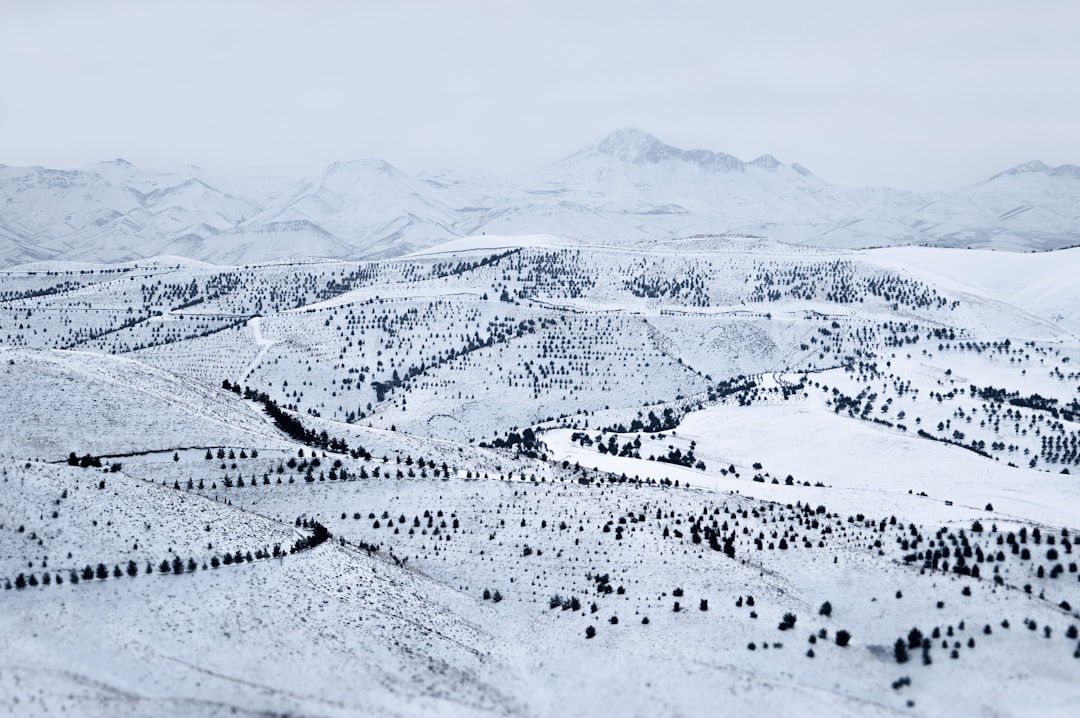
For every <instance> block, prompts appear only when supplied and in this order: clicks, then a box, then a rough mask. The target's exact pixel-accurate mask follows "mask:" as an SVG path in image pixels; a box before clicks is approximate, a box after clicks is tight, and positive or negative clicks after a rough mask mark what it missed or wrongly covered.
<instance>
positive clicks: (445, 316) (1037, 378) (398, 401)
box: [0, 138, 1080, 716]
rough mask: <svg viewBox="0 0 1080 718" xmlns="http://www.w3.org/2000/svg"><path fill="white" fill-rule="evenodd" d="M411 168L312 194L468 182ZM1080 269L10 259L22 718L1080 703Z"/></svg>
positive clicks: (899, 709)
mask: <svg viewBox="0 0 1080 718" xmlns="http://www.w3.org/2000/svg"><path fill="white" fill-rule="evenodd" d="M639 139H640V138H639ZM616 144H617V143H616ZM616 144H611V143H609V144H608V145H605V147H606V149H604V150H603V151H599V150H597V151H592V150H590V152H588V153H586V155H585V156H581V157H577V158H576V159H575V160H574V162H573V163H569V164H564V165H562V166H559V167H556V168H553V169H551V170H550V171H549V173H548V175H550V176H546V178H541V179H542V180H543V182H547V183H554V182H556V181H558V182H564V183H570V182H571V181H573V182H579V181H580V182H584V181H585V180H584V179H582V176H580V175H574V172H576V171H577V170H575V167H577V168H578V169H580V167H581V166H587V167H593V166H594V165H595V164H596V163H597V162H599V161H601V160H603V157H601V156H600V155H603V156H604V157H609V156H622V155H624V154H626V153H630V154H634V153H635V152H639V151H644V150H643V149H642V147H641V146H639V145H640V144H641V143H637V144H634V143H630V144H631V145H632V146H623V145H618V146H616ZM646 144H648V143H646ZM649 146H650V147H652V150H651V151H656V152H660V151H661V150H662V149H663V148H660V149H657V148H656V147H655V146H652V145H649ZM645 149H648V148H647V147H646V148H645ZM669 149H671V148H669ZM665 152H666V151H665ZM598 153H599V154H598ZM605 153H607V154H605ZM612 153H614V154H613V155H612ZM669 154H670V153H669ZM665 157H667V155H665ZM724 157H726V156H720V155H716V156H714V157H713V161H714V162H721V161H722V160H723V161H727V160H724ZM668 159H672V161H677V162H684V161H685V158H684V157H682V156H681V155H679V156H675V155H672V156H671V157H669V158H668ZM727 159H728V160H730V161H732V162H737V160H734V158H727ZM751 165H752V167H751ZM746 166H747V168H746V172H747V173H750V174H752V173H753V172H758V171H760V172H768V171H771V170H769V169H768V168H769V167H771V166H772V163H771V162H769V161H768V160H767V159H764V158H763V159H761V160H760V161H755V162H754V163H746ZM99 169H101V171H102V172H106V171H107V172H106V173H109V172H111V173H112V174H110V175H109V176H110V177H112V176H113V175H115V174H117V173H119V174H121V175H122V174H123V173H124V172H127V171H128V170H124V168H123V167H120V168H119V169H117V168H116V167H111V168H104V169H102V168H99ZM684 169H685V168H684ZM774 169H775V170H776V171H777V172H783V173H787V174H785V175H784V176H785V177H787V179H786V180H784V181H789V180H790V181H791V182H796V181H803V180H800V179H799V177H805V175H801V174H799V173H798V172H797V171H796V170H795V169H792V168H790V167H784V166H778V167H776V168H774ZM696 171H698V170H694V172H696ZM395 172H396V171H394V170H393V168H389V167H388V166H382V165H379V164H378V163H370V162H367V163H359V164H356V163H345V164H344V165H341V166H337V167H336V168H334V170H333V173H332V174H333V177H332V178H331V179H332V180H333V181H332V182H329V184H326V185H325V186H319V185H318V184H317V183H316V184H311V185H310V186H305V187H303V188H300V189H296V190H295V192H294V194H293V195H290V196H291V197H292V200H291V201H290V209H289V211H290V212H292V213H293V215H295V216H293V215H290V217H292V219H297V218H298V217H299V216H300V215H301V214H303V213H304V212H308V211H309V210H311V208H312V207H315V206H317V205H318V204H319V203H332V202H339V203H344V204H342V207H345V206H346V205H347V204H348V203H347V202H345V199H347V197H348V192H347V191H346V190H348V188H349V187H352V186H355V183H357V182H360V181H361V179H362V178H363V177H368V176H371V175H373V174H374V175H378V176H379V177H382V178H383V179H384V180H385V181H387V182H392V183H397V184H398V185H400V187H399V189H400V190H401V191H406V190H409V188H412V189H418V186H419V185H420V184H425V185H427V186H432V187H433V186H435V185H438V186H440V187H442V188H443V189H444V190H445V192H447V193H448V194H447V195H446V196H454V197H456V198H458V199H460V198H461V196H462V192H464V191H465V190H463V189H462V188H461V186H457V185H455V184H454V180H453V177H450V176H448V175H447V174H446V173H435V174H431V175H429V176H426V178H424V179H421V180H415V179H412V178H408V177H404V176H398V175H397V174H395ZM687 172H689V170H687ZM9 174H10V173H9ZM691 174H693V173H692V172H691ZM770 176H771V175H770ZM575 177H577V179H574V178H575ZM1009 177H1010V178H1011V179H1009V180H1008V181H1009V182H1013V181H1014V180H1015V178H1014V177H1012V176H1009ZM68 179H69V180H70V179H71V178H68ZM1021 179H1023V178H1021ZM1028 179H1030V177H1029V178H1028ZM1059 179H1060V178H1059ZM54 180H55V181H60V180H58V179H56V178H54ZM72 181H74V180H72ZM477 181H481V182H488V181H489V180H484V179H480V180H477ZM538 181H540V180H538ZM607 181H610V182H615V183H616V184H617V183H618V182H619V181H621V180H619V179H618V178H617V177H616V178H614V179H609V180H607ZM806 181H810V180H806ZM350 183H351V184H350ZM195 189H196V188H193V187H191V186H189V187H188V190H185V191H194V190H195ZM614 189H618V187H615V188H614ZM200 191H205V190H200ZM613 191H614V190H613ZM454 193H457V194H454ZM489 194H490V195H491V196H494V194H493V193H489ZM237 201H239V200H237ZM546 201H547V200H544V201H541V200H537V202H539V203H540V204H544V202H546ZM447 206H449V205H447ZM432 207H433V208H434V209H432ZM428 209H430V210H431V211H432V212H436V211H437V212H443V211H444V209H443V208H440V207H438V206H436V205H431V207H429V208H428ZM223 211H224V210H223ZM246 211H248V210H247V209H245V206H244V205H242V204H238V205H236V207H235V212H237V213H240V214H243V213H244V212H246ZM343 211H344V210H343ZM350 211H351V210H350ZM223 216H224V215H223ZM230 216H231V215H230ZM290 231H295V227H294V228H293V230H290ZM549 231H550V230H549ZM1077 257H1080V254H1077V250H1065V251H1057V252H1052V253H1047V254H1013V253H1007V252H1000V251H998V252H991V251H981V250H942V249H931V248H927V247H905V248H889V249H877V250H850V249H832V250H824V249H820V248H818V249H815V248H808V247H801V246H800V247H793V246H791V245H785V244H782V243H780V242H777V241H775V240H768V239H763V238H760V237H749V236H732V235H724V236H722V237H718V236H709V237H686V238H684V239H680V240H678V241H674V242H653V241H643V242H638V243H634V244H632V246H619V247H616V246H612V243H611V242H609V241H607V240H605V239H603V238H599V239H595V240H593V241H589V242H586V241H581V240H575V239H564V238H560V237H555V236H552V235H535V236H527V237H514V236H502V235H500V236H491V235H488V236H485V235H480V236H472V237H469V238H466V239H457V240H453V241H452V242H450V243H449V244H442V245H439V246H435V247H433V248H431V249H428V250H422V251H417V252H414V253H413V254H411V255H409V256H405V257H399V258H394V259H384V260H379V261H364V262H354V261H323V260H304V261H293V260H279V261H275V262H273V263H268V264H255V265H252V264H247V265H246V266H245V265H244V264H238V265H236V266H216V265H211V264H206V263H202V262H194V261H189V260H182V259H178V258H175V257H166V258H160V259H156V260H151V261H147V260H140V261H134V262H130V263H128V264H122V265H108V266H104V265H85V264H74V263H68V262H55V261H53V262H42V263H36V264H34V265H30V266H24V267H20V268H16V269H11V270H6V271H4V272H3V273H0V402H2V403H3V405H4V407H5V410H4V414H3V416H4V419H3V422H4V423H3V431H2V432H0V603H2V604H3V605H2V608H0V631H2V632H3V634H4V635H5V636H6V637H7V641H6V643H5V649H4V660H3V670H0V707H2V709H3V711H6V712H9V713H11V714H14V715H29V716H36V715H56V714H59V713H68V714H76V715H103V716H104V715H110V716H111V715H128V714H129V715H148V714H149V715H231V714H234V713H241V714H243V713H250V714H274V715H286V714H287V715H343V716H344V715H416V714H419V713H428V714H433V715H521V716H547V715H556V714H559V715H572V716H578V715H580V716H585V715H671V716H676V715H704V714H711V713H714V712H716V711H717V710H718V708H717V705H718V704H717V700H718V696H721V697H722V701H723V710H724V711H725V712H730V713H733V714H736V715H742V714H749V713H762V712H764V713H767V714H773V713H775V714H788V713H791V712H793V711H795V712H798V713H799V714H806V715H825V714H830V715H832V714H835V715H852V716H856V715H858V716H862V715H898V714H901V715H930V716H938V715H984V714H985V715H1010V716H1024V715H1030V714H1031V712H1032V710H1033V706H1038V710H1039V713H1040V714H1046V715H1062V716H1064V715H1071V714H1072V713H1073V712H1075V705H1077V703H1078V702H1080V689H1078V688H1077V686H1078V685H1080V684H1078V682H1077V681H1076V677H1077V675H1078V671H1080V660H1078V659H1077V657H1076V656H1077V655H1078V650H1080V637H1078V635H1077V631H1078V629H1080V614H1078V608H1080V573H1078V569H1077V563H1078V562H1077V561H1076V555H1077V551H1076V550H1074V543H1073V542H1074V541H1075V540H1076V531H1077V530H1080V501H1077V499H1076V496H1077V492H1076V487H1075V486H1074V481H1075V477H1076V474H1077V473H1080V447H1078V442H1080V404H1078V399H1080V367H1078V366H1077V362H1078V361H1080V339H1078V338H1077V323H1076V322H1077V313H1076V312H1077V306H1078V305H1080V299H1078V297H1077V289H1076V286H1075V282H1073V281H1072V277H1073V276H1075V274H1076V273H1075V271H1073V270H1074V267H1073V265H1074V264H1075V263H1076V260H1077ZM274 417H277V418H276V419H275V418H274ZM298 427H299V428H298ZM72 454H74V456H72ZM661 459H663V461H662V460H661ZM320 527H325V529H326V530H327V531H328V534H329V537H328V540H326V541H325V542H323V543H320V544H319V545H317V546H315V547H314V548H310V547H308V546H307V544H308V543H309V542H310V541H311V540H312V539H313V538H314V537H316V536H322V535H323V534H322V529H321V528H320ZM99 564H100V571H101V572H102V573H99ZM87 572H88V573H87ZM117 574H119V575H117ZM9 586H10V588H9ZM826 602H828V603H829V605H830V606H831V608H832V611H831V613H829V612H824V613H823V612H822V611H821V607H822V606H823V604H825V603H826ZM787 614H791V615H790V617H787V618H785V617H786V615H787ZM781 626H783V627H781ZM913 628H917V629H918V633H912V629H913ZM841 631H846V632H849V633H850V642H848V643H847V644H846V645H844V646H841V645H838V643H837V638H838V636H839V635H842V634H841V633H840V632H841ZM924 638H925V643H924V641H923V639H924ZM897 640H901V641H902V643H903V645H905V646H907V645H908V644H909V643H910V648H909V649H905V650H900V649H897V648H896V643H897ZM841 642H843V641H841ZM898 654H899V656H898ZM906 654H910V660H906V661H900V660H898V658H904V657H906ZM927 661H928V662H927ZM793 707H794V708H793Z"/></svg>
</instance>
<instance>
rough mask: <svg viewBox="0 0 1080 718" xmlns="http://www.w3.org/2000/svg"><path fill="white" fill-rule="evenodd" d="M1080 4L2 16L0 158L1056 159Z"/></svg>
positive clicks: (382, 5)
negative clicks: (605, 141) (626, 129)
mask: <svg viewBox="0 0 1080 718" xmlns="http://www.w3.org/2000/svg"><path fill="white" fill-rule="evenodd" d="M1078 30H1080V3H1078V2H1069V1H1062V2H1039V1H1038V0H1029V1H1028V2H1020V1H1019V0H1017V1H1016V2H1009V3H1006V2H994V1H993V0H978V1H971V2H968V1H966V0H965V1H959V0H948V1H946V0H935V1H933V2H923V1H921V0H919V1H912V0H905V1H904V2H899V1H897V2H892V3H888V4H886V3H883V2H868V1H867V0H858V1H855V2H813V3H811V2H803V1H798V2H767V1H766V2H753V3H749V2H731V3H726V2H717V1H715V0H714V1H711V2H710V1H705V2H644V1H634V0H618V1H615V2H607V1H590V0H576V1H570V2H563V1H561V0H544V1H543V2H529V3H525V2H513V1H511V0H503V1H502V2H494V1H493V2H476V1H473V0H453V1H451V0H444V1H441V2H425V3H412V2H405V1H404V0H403V1H401V2H381V1H380V2H317V1H306V2H246V1H235V0H229V1H228V2H225V1H215V2H202V1H201V0H183V2H181V1H179V0H178V1H177V2H172V3H165V2H127V1H121V0H113V1H110V0H101V1H99V2H84V1H78V2H44V1H31V0H27V2H15V1H14V0H0V163H3V164H9V165H27V164H42V165H46V166H57V167H73V166H79V165H82V164H86V163H89V162H93V161H97V160H101V159H111V158H114V157H123V158H126V159H128V160H130V161H132V162H135V163H136V164H139V165H144V166H147V167H160V168H165V167H172V166H178V165H183V164H197V165H200V166H202V167H203V168H205V169H207V170H209V171H212V172H217V173H221V174H273V175H302V174H307V173H311V172H314V171H316V170H317V169H318V168H319V167H320V166H322V165H324V164H327V163H329V162H331V161H333V160H338V159H352V158H356V157H381V158H383V159H385V160H387V161H389V162H390V163H392V164H394V165H396V166H398V167H400V168H401V169H403V170H405V171H407V172H418V171H420V170H423V169H426V168H430V167H435V166H445V165H449V166H466V167H475V168H480V169H485V170H489V171H492V172H495V173H498V174H504V175H509V176H514V175H522V174H526V173H528V172H529V171H531V170H533V169H536V168H538V167H540V166H542V165H544V164H547V163H549V162H553V161H555V160H557V159H560V158H561V157H563V156H565V155H567V154H570V153H571V152H573V151H575V150H577V149H580V148H581V147H583V146H585V145H588V144H591V143H593V142H596V141H598V140H599V139H600V138H602V137H603V136H604V135H606V134H608V133H609V132H611V131H613V130H615V129H618V128H620V127H623V126H626V125H634V126H637V127H640V128H642V129H645V130H648V131H649V132H652V133H653V134H655V135H657V136H658V137H660V138H661V139H663V140H664V141H666V142H668V143H669V144H673V145H675V146H678V147H684V148H706V149H711V150H716V151H723V152H728V153H731V154H734V155H737V156H739V157H741V158H743V159H752V158H754V157H756V156H758V155H761V154H764V153H770V154H773V155H775V156H776V157H777V158H778V159H780V160H781V161H784V162H799V163H801V164H803V165H805V166H807V167H808V168H809V169H811V170H812V171H813V172H815V173H816V174H818V175H819V176H821V177H823V178H824V179H826V180H828V181H830V182H834V183H837V184H845V185H863V184H875V185H890V186H896V187H904V188H910V189H956V188H959V187H962V186H966V185H969V184H972V183H974V182H977V181H979V180H981V179H985V178H986V177H988V176H989V175H991V174H993V173H995V172H997V171H1000V170H1002V169H1005V168H1007V167H1010V166H1012V165H1015V164H1018V163H1020V162H1025V161H1028V160H1032V159H1041V160H1043V161H1045V162H1047V163H1049V164H1053V165H1057V164H1063V163H1074V164H1080V41H1078V39H1077V31H1078Z"/></svg>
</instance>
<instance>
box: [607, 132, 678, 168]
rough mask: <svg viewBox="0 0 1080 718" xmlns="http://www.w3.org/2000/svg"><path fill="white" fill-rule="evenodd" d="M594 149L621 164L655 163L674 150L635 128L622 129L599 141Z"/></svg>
mask: <svg viewBox="0 0 1080 718" xmlns="http://www.w3.org/2000/svg"><path fill="white" fill-rule="evenodd" d="M596 149H597V150H599V151H600V152H601V153H603V154H605V155H611V156H612V157H615V158H616V159H620V160H622V161H623V162H642V161H645V162H657V161H659V160H660V159H662V158H663V157H664V156H666V155H669V154H670V153H671V152H672V151H673V150H674V149H675V148H674V147H671V146H670V145H667V144H664V143H663V142H661V141H660V139H658V138H657V137H656V136H654V135H651V134H649V133H648V132H646V131H645V130H642V129H638V128H637V127H630V126H627V127H623V128H622V129H620V130H615V131H614V132H612V133H611V134H610V135H608V136H607V137H605V138H604V139H602V140H600V142H599V144H597V145H596Z"/></svg>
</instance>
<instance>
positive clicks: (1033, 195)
mask: <svg viewBox="0 0 1080 718" xmlns="http://www.w3.org/2000/svg"><path fill="white" fill-rule="evenodd" d="M1077 207H1080V168H1077V167H1075V166H1073V165H1064V166H1062V167H1056V168H1053V167H1048V166H1046V165H1044V164H1043V163H1041V162H1029V163H1027V164H1024V165H1020V166H1018V167H1015V168H1012V169H1010V170H1006V171H1004V172H1002V173H1000V174H998V175H996V176H994V177H992V178H990V179H988V180H986V181H985V182H982V183H980V184H978V185H975V186H974V187H970V188H967V189H964V190H961V191H959V192H954V193H941V192H938V193H920V192H908V191H903V190H895V189H888V188H881V187H875V188H848V187H840V186H837V185H832V184H829V183H828V182H826V181H825V180H823V179H821V178H819V177H816V176H815V175H814V174H812V173H811V172H810V171H809V170H807V169H806V168H805V167H802V166H800V165H798V164H785V163H783V162H780V161H779V160H777V159H776V158H774V157H772V156H770V155H763V156H762V157H758V158H757V159H754V160H751V161H742V160H740V159H738V158H736V157H733V156H731V155H727V154H724V153H719V152H712V151H709V150H683V149H678V148H675V147H672V146H670V145H667V144H665V143H664V142H662V141H661V140H659V139H658V138H656V137H654V136H652V135H650V134H648V133H647V132H644V131H642V130H639V129H636V128H633V127H627V128H624V129H621V130H618V131H616V132H614V133H612V134H611V135H609V136H607V137H605V138H604V139H602V140H601V141H600V142H598V143H596V144H595V145H590V146H589V147H586V148H584V149H582V150H581V151H579V152H576V153H574V154H572V155H570V156H569V157H566V158H564V159H563V160H560V161H558V162H555V163H554V164H551V165H549V166H547V167H545V168H543V169H541V170H539V171H537V172H534V173H531V174H529V175H527V176H525V177H522V178H518V179H515V180H506V179H501V178H498V177H494V176H491V175H487V174H485V173H482V172H478V171H466V170H453V169H445V168H444V169H437V170H431V171H428V172H423V173H421V174H419V175H417V176H415V177H410V176H408V175H406V174H405V173H403V172H401V171H400V170H398V169H396V168H394V167H393V166H391V165H390V164H388V163H386V162H385V161H383V160H378V159H365V160H354V161H351V162H335V163H333V164H331V165H329V166H327V167H326V168H324V169H323V170H322V171H320V172H318V173H316V174H315V175H313V176H310V177H306V178H302V179H292V180H290V179H279V180H266V179H253V178H215V177H211V176H210V175H208V174H207V173H206V172H204V171H202V170H201V169H199V168H197V167H186V168H183V169H180V170H177V171H173V172H151V171H144V170H141V169H139V168H136V167H134V166H132V165H131V164H129V163H127V162H125V161H123V160H114V161H111V162H100V163H96V164H92V165H89V166H87V167H83V168H80V169H69V170H57V169H48V168H43V167H29V168H17V167H0V263H2V264H5V265H13V264H20V263H25V262H30V261H36V260H42V259H67V260H84V261H91V262H117V261H124V260H131V259H137V258H142V257H151V256H155V255H159V254H176V255H181V256H185V257H189V258H194V259H201V260H206V261H213V262H219V263H231V264H249V263H254V262H260V261H267V260H273V259H283V258H290V257H311V256H319V257H332V258H351V259H361V258H382V257H391V256H398V255H402V254H406V253H408V252H411V251H415V250H417V249H422V248H425V247H429V246H432V245H435V244H439V243H441V242H444V241H447V240H450V239H453V238H455V237H460V236H468V235H474V234H481V233H494V234H510V235H513V234H538V233H541V234H557V235H563V236H567V237H572V238H577V239H579V240H584V241H588V242H605V243H618V244H629V243H635V242H640V241H652V240H668V239H672V238H675V237H685V236H691V235H699V234H721V233H743V234H754V235H765V236H769V237H773V238H776V239H779V240H782V241H785V242H788V243H792V244H810V245H820V246H826V247H848V248H854V247H871V246H888V245H898V244H930V245H937V246H948V247H985V248H996V249H1010V250H1047V249H1053V248H1059V247H1065V246H1073V245H1076V244H1080V229H1078V220H1080V214H1078V213H1080V210H1078V209H1077Z"/></svg>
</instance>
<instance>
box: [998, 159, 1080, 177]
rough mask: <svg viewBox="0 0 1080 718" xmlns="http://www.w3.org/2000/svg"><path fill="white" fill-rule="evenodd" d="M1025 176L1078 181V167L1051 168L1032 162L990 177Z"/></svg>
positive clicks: (1079, 175)
mask: <svg viewBox="0 0 1080 718" xmlns="http://www.w3.org/2000/svg"><path fill="white" fill-rule="evenodd" d="M1025 174H1043V175H1047V176H1050V177H1069V178H1072V179H1080V167H1078V166H1076V165H1059V166H1057V167H1051V166H1050V165H1048V164H1046V163H1045V162H1041V161H1039V160H1032V161H1031V162H1025V163H1023V164H1020V165H1016V166H1015V167H1010V168H1009V169H1007V170H1005V171H1004V172H1001V173H999V174H996V175H994V176H993V177H991V178H990V179H991V180H994V179H997V178H998V177H1006V176H1008V177H1015V176H1016V175H1025Z"/></svg>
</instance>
